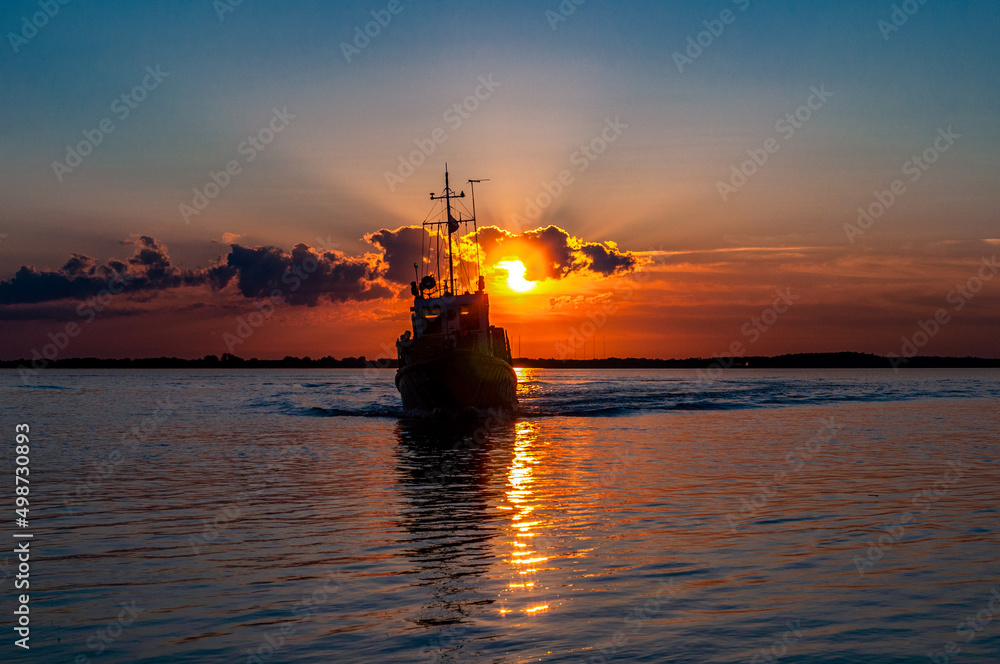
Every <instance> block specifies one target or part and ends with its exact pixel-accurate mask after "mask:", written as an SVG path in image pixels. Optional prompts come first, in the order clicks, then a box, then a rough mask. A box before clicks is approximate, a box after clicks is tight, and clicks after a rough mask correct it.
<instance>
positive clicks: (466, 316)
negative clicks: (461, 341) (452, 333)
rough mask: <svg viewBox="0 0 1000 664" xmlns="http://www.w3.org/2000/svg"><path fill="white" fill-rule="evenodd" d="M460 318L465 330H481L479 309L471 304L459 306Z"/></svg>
mask: <svg viewBox="0 0 1000 664" xmlns="http://www.w3.org/2000/svg"><path fill="white" fill-rule="evenodd" d="M459 316H460V318H461V321H462V323H461V324H462V329H463V330H478V329H479V308H478V307H475V306H473V305H471V304H462V305H459Z"/></svg>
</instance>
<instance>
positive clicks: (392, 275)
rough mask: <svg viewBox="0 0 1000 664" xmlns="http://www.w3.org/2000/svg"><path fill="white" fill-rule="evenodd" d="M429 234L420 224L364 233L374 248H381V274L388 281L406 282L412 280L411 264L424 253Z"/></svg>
mask: <svg viewBox="0 0 1000 664" xmlns="http://www.w3.org/2000/svg"><path fill="white" fill-rule="evenodd" d="M431 237H432V236H431V234H430V233H428V232H427V231H426V230H425V229H424V228H422V227H420V226H403V227H402V228H397V229H396V230H394V231H390V230H388V229H386V228H383V229H382V230H380V231H378V232H376V233H369V234H368V235H365V239H366V240H368V241H369V242H370V243H371V244H372V245H374V246H375V247H376V248H378V249H381V250H382V258H381V262H382V263H383V264H384V265H385V267H384V268H383V274H384V276H385V278H386V279H388V280H389V281H394V282H396V283H398V284H408V283H410V282H411V281H413V264H414V263H419V262H420V259H421V257H422V256H423V255H424V253H423V251H422V249H423V248H424V247H425V246H427V243H428V242H430V239H431Z"/></svg>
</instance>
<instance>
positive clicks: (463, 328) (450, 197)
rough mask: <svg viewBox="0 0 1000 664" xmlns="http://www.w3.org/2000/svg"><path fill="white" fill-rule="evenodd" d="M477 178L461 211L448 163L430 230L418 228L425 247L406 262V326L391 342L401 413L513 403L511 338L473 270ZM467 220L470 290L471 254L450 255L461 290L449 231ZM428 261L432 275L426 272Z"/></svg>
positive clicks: (510, 406) (504, 408)
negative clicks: (409, 270)
mask: <svg viewBox="0 0 1000 664" xmlns="http://www.w3.org/2000/svg"><path fill="white" fill-rule="evenodd" d="M479 182H485V180H469V185H470V187H471V193H472V197H471V198H472V211H471V215H466V216H465V217H463V215H462V213H461V212H460V211H459V210H458V207H459V205H460V204H459V203H458V202H456V199H463V198H465V192H464V191H462V192H460V193H456V192H455V190H453V189H452V188H451V185H450V183H449V176H448V166H447V164H446V165H445V172H444V191H443V192H442V193H441V194H434V193H431V200H432V201H435V207H438V208H442V209H441V210H440V213H439V214H438V215H436V216H432V215H428V219H429V220H428V219H425V220H424V222H423V227H424V229H425V230H426V229H432V230H433V232H430V233H427V232H425V233H424V234H423V235H424V238H425V240H426V247H425V248H421V262H420V263H414V264H413V269H414V277H415V279H414V281H412V282H410V293H411V294H412V295H413V306H412V307H411V308H410V312H411V313H410V322H411V329H410V330H407V331H406V332H404V333H403V334H402V335H401V336H400V337H399V338H398V339H397V340H396V351H397V355H398V358H399V368H398V369H397V371H396V389H398V390H399V393H400V396H401V397H402V400H403V409H404V411H406V412H407V413H409V414H428V413H439V412H462V411H479V412H483V411H493V412H496V411H500V412H508V413H509V412H511V411H513V410H514V409H515V408H516V407H517V396H516V391H517V373H516V372H515V371H514V366H513V358H512V357H511V354H510V339H508V338H507V333H506V332H505V331H504V329H503V328H502V327H497V326H494V325H491V324H490V299H489V295H488V294H487V293H486V288H485V286H486V281H485V279H484V278H483V275H482V272H481V268H480V260H479V258H480V257H479V224H478V222H477V221H476V212H475V210H476V203H475V200H476V198H475V185H476V184H477V183H479ZM441 202H443V206H442V205H441ZM462 207H464V206H462ZM456 215H457V216H456ZM470 223H471V224H472V227H473V232H474V234H475V235H474V237H475V242H476V258H475V265H476V274H475V291H473V290H472V284H471V283H470V282H471V279H470V276H471V275H469V274H468V272H469V271H470V270H469V268H470V267H471V260H469V258H471V257H466V258H462V257H461V255H460V256H459V258H458V260H457V262H458V263H459V266H458V267H459V273H460V274H459V277H460V280H461V277H462V276H463V275H464V276H465V279H464V281H465V283H464V285H463V286H462V287H461V288H456V279H455V269H456V265H455V263H456V258H455V239H454V237H453V236H454V235H455V233H457V232H458V231H459V229H460V228H463V227H464V228H465V232H466V233H468V224H470ZM445 228H446V229H447V248H446V250H445V251H442V249H441V246H440V245H441V244H442V242H443V240H444V237H445ZM459 237H461V236H459ZM427 238H430V239H429V240H428V239H427ZM443 253H446V254H447V258H448V274H447V277H446V278H444V279H441V278H440V276H441V275H440V271H441V267H442V266H441V258H442V254H443ZM432 254H433V258H434V261H433V262H432V260H431V256H432ZM435 266H436V268H437V272H438V276H435V274H434V273H433V272H432V271H431V270H432V268H434V267H435ZM421 271H423V274H422V275H421V274H420V272H421ZM442 282H443V283H442ZM459 290H461V291H462V292H459Z"/></svg>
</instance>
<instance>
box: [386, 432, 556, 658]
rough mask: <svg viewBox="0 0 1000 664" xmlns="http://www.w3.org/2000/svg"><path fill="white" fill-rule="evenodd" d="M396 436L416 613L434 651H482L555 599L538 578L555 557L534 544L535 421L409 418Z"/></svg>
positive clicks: (427, 648) (428, 650)
mask: <svg viewBox="0 0 1000 664" xmlns="http://www.w3.org/2000/svg"><path fill="white" fill-rule="evenodd" d="M397 437H398V440H399V447H398V455H397V458H398V463H397V477H398V480H399V484H400V490H401V494H402V498H403V501H404V503H403V508H402V510H401V520H402V525H403V526H404V527H405V529H406V531H407V532H408V533H409V538H410V539H409V541H410V544H411V546H410V547H409V550H408V555H409V558H410V560H411V561H412V563H413V565H414V570H413V572H412V574H413V575H414V581H413V585H415V586H420V587H423V588H425V592H426V594H427V600H426V603H424V604H423V605H422V606H421V607H420V608H419V609H416V610H414V612H413V614H412V615H411V616H410V618H409V620H411V621H412V622H414V623H415V624H416V625H418V626H419V627H421V628H423V629H424V630H425V634H424V637H423V638H422V639H420V641H421V643H422V644H423V647H422V648H421V650H422V651H423V652H422V654H423V655H424V656H426V657H430V658H431V661H434V660H435V659H436V660H439V661H446V660H450V659H451V657H453V656H457V655H459V654H461V656H462V657H467V656H470V655H476V654H478V653H480V652H481V651H482V649H483V647H484V646H485V645H487V644H488V643H490V642H495V640H496V639H501V640H502V639H503V638H504V635H505V634H512V633H513V632H517V631H518V628H519V626H520V623H521V620H524V619H529V618H530V616H533V615H538V614H540V613H542V612H545V611H546V610H547V609H548V608H549V602H547V601H545V600H543V599H540V598H541V597H542V596H543V595H544V589H543V587H542V584H541V582H540V581H539V579H538V575H539V572H541V571H543V569H542V568H540V565H543V564H544V562H545V561H546V560H547V559H548V558H547V557H546V556H545V555H543V554H541V553H539V546H538V545H537V544H536V540H537V538H538V536H539V535H540V534H541V532H542V530H541V526H542V525H543V524H542V523H541V520H540V519H539V517H538V516H537V514H535V511H536V509H537V508H538V507H539V506H540V504H541V499H540V497H539V496H538V495H536V492H535V490H534V488H533V484H534V473H535V468H536V466H537V465H538V463H539V460H540V459H539V457H538V456H537V454H536V453H535V449H534V447H535V446H536V445H537V435H536V429H535V426H534V425H532V424H531V423H528V422H515V421H514V420H513V419H493V420H492V421H491V420H489V419H487V420H482V419H478V420H474V421H470V422H465V423H455V422H449V423H447V424H442V423H441V422H434V421H426V420H421V419H412V420H411V419H404V420H400V423H399V425H398V427H397ZM484 639H485V641H484ZM494 645H496V644H495V643H494Z"/></svg>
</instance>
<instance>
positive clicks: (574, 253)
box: [0, 226, 639, 317]
mask: <svg viewBox="0 0 1000 664" xmlns="http://www.w3.org/2000/svg"><path fill="white" fill-rule="evenodd" d="M224 237H226V238H227V239H235V238H237V237H238V236H237V235H235V234H230V233H227V234H226V235H225V236H224ZM439 237H442V236H438V235H437V234H436V233H431V232H428V231H427V230H425V229H424V228H422V227H420V226H403V227H400V228H397V229H395V230H389V229H386V228H383V229H380V230H378V231H376V232H374V233H370V234H367V235H365V236H364V238H365V240H367V241H368V242H369V243H370V244H371V245H372V246H373V247H374V248H375V249H377V250H378V251H377V253H366V254H364V255H363V256H347V255H345V254H343V253H342V252H339V251H334V250H329V251H323V250H317V249H315V248H313V247H310V246H308V245H306V244H301V243H300V244H297V245H295V246H294V247H293V248H292V249H291V251H285V250H283V249H281V248H279V247H274V246H258V247H250V246H244V245H241V244H238V243H236V242H231V243H230V245H229V253H228V254H226V255H224V256H222V257H220V258H219V260H218V261H217V262H216V263H215V264H213V265H210V266H208V267H204V268H199V269H194V270H184V269H181V268H179V267H178V266H176V265H174V264H173V261H172V260H171V258H170V254H169V251H168V249H167V247H166V245H164V244H163V243H162V242H160V241H158V240H157V239H156V238H154V237H152V236H149V235H141V236H138V237H136V238H132V239H129V240H125V241H123V242H122V244H125V245H130V246H133V247H134V251H133V254H132V255H131V256H130V257H128V258H126V259H125V260H120V259H116V258H112V259H109V260H107V261H106V262H105V263H103V264H100V263H98V261H97V260H96V259H94V258H92V257H90V256H87V255H85V254H80V253H70V255H69V258H68V260H67V261H66V263H65V264H64V265H63V266H62V267H61V268H59V269H58V270H46V269H39V268H36V267H35V266H33V265H24V266H22V267H21V268H20V269H19V270H18V271H17V272H16V273H15V274H14V275H13V277H11V278H10V279H8V280H5V281H0V305H32V304H33V305H37V304H41V303H48V302H57V301H60V300H76V301H84V300H87V299H88V298H92V297H95V296H99V295H102V294H103V293H106V292H107V291H108V290H110V291H112V292H118V293H123V294H125V296H126V298H127V299H128V300H129V301H132V302H138V301H148V300H150V299H152V298H154V297H156V296H157V295H158V294H159V293H161V292H164V291H167V290H171V289H178V288H182V287H194V286H203V287H207V288H211V289H212V290H215V291H224V290H226V289H227V288H229V287H230V285H231V284H235V287H234V288H232V289H230V290H229V291H228V292H230V293H232V294H236V293H238V294H239V295H240V296H242V297H244V298H260V297H270V296H271V295H272V293H274V292H275V291H280V292H281V294H282V295H283V296H284V297H285V298H286V299H287V301H288V302H289V303H290V304H292V305H305V306H316V305H318V304H320V303H322V302H347V301H357V302H364V301H370V300H375V299H382V298H385V299H394V298H396V297H399V296H400V293H401V292H402V293H403V295H404V296H405V290H404V291H400V290H399V289H398V288H397V287H396V286H395V284H407V283H409V282H410V281H411V280H412V279H413V263H414V261H420V260H421V258H420V257H421V255H422V253H423V252H422V251H421V250H422V249H423V248H427V247H430V246H431V244H432V243H434V244H435V246H436V244H437V243H436V242H435V240H436V239H438V238H439ZM479 245H480V246H479V253H480V254H481V256H482V258H483V262H484V264H485V265H487V266H489V265H495V264H496V263H497V262H499V261H501V260H504V259H508V258H516V259H519V260H521V261H523V262H524V265H525V268H526V274H525V278H526V279H528V280H530V281H538V280H541V279H561V278H563V277H565V276H566V275H568V274H571V273H584V274H586V273H589V274H595V275H599V276H605V277H606V276H611V275H615V274H623V273H626V272H629V271H631V270H633V269H634V268H635V267H636V266H637V261H638V260H639V259H638V255H637V254H634V253H632V252H629V251H621V250H619V249H618V247H617V245H616V244H615V243H613V242H584V241H583V240H582V239H580V238H577V237H574V236H572V235H570V234H569V233H568V232H567V231H565V230H563V229H561V228H559V227H558V226H546V227H545V228H536V229H534V230H530V231H525V232H524V233H520V234H517V233H510V232H508V231H505V230H502V229H499V228H496V227H494V226H487V227H484V228H481V229H480V234H479ZM442 247H443V245H442ZM442 253H443V250H442ZM475 253H476V245H475V241H474V236H473V235H472V234H469V235H466V236H464V237H462V238H457V239H456V257H457V259H458V264H457V265H456V274H457V273H458V272H459V271H461V270H463V269H464V270H465V271H468V268H469V267H470V266H472V265H473V264H474V263H473V262H474V261H475V258H474V256H475ZM431 260H432V261H433V262H435V263H436V257H433V256H432V258H431ZM38 310H39V312H43V311H46V310H47V309H45V308H39V309H38ZM19 315H27V314H24V313H23V312H22V313H21V314H19ZM43 317H44V316H43Z"/></svg>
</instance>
